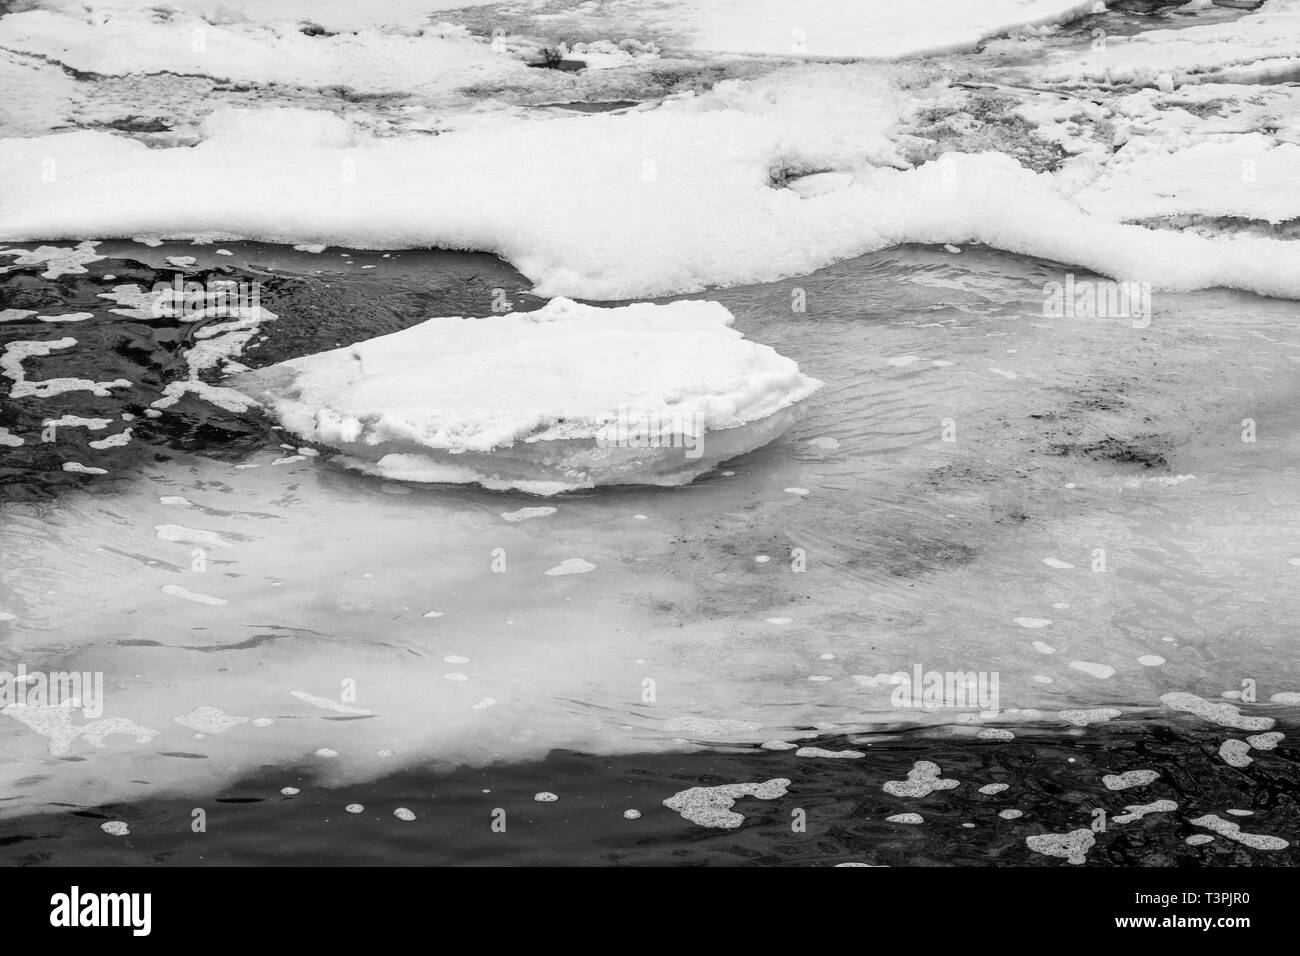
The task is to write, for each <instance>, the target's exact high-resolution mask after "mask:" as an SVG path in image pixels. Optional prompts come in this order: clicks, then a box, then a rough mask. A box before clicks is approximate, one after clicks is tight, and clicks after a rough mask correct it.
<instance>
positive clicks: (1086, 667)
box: [1070, 661, 1115, 680]
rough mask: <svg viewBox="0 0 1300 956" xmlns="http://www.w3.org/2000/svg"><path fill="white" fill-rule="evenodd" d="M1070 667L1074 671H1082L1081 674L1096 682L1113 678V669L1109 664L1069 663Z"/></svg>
mask: <svg viewBox="0 0 1300 956" xmlns="http://www.w3.org/2000/svg"><path fill="white" fill-rule="evenodd" d="M1070 666H1071V667H1073V668H1074V669H1075V670H1076V671H1083V673H1085V674H1088V675H1089V676H1091V677H1095V678H1097V679H1098V680H1106V679H1107V678H1110V677H1114V676H1115V668H1113V667H1111V666H1110V665H1109V664H1097V663H1094V662H1093V661H1070Z"/></svg>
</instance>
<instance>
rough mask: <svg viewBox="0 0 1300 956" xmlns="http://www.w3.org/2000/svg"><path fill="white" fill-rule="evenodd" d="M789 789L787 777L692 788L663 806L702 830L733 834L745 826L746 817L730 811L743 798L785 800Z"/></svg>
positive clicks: (674, 796) (667, 800)
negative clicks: (780, 798)
mask: <svg viewBox="0 0 1300 956" xmlns="http://www.w3.org/2000/svg"><path fill="white" fill-rule="evenodd" d="M789 787H790V781H789V780H788V779H786V778H785V777H775V778H773V779H771V780H768V781H766V782H764V783H726V784H722V785H721V786H717V787H691V788H690V789H689V790H683V791H681V792H680V793H675V794H673V795H672V796H671V797H669V798H668V799H666V800H665V801H664V806H665V807H667V808H668V809H669V810H675V811H676V812H677V813H679V814H681V815H682V817H684V818H685V819H687V820H689V821H690V822H691V823H694V824H696V825H698V826H702V827H714V828H717V829H721V830H734V829H735V828H736V827H738V826H740V825H741V824H742V823H744V822H745V818H744V816H743V815H741V814H739V813H736V812H735V811H734V810H732V809H731V808H732V807H734V806H735V805H736V801H737V800H739V799H740V798H741V797H757V798H758V799H759V800H776V799H778V798H779V797H784V796H785V795H786V793H787V792H788V790H789Z"/></svg>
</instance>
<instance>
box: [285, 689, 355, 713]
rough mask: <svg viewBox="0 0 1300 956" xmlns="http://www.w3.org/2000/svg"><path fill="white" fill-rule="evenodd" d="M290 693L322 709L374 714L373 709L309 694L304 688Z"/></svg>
mask: <svg viewBox="0 0 1300 956" xmlns="http://www.w3.org/2000/svg"><path fill="white" fill-rule="evenodd" d="M289 693H290V694H291V695H293V696H294V697H297V698H298V699H299V700H301V701H303V702H304V703H307V704H311V705H312V706H313V707H319V708H320V709H321V710H332V711H333V712H334V713H336V714H354V715H356V716H359V717H369V716H371V715H373V714H374V711H373V710H366V709H365V708H364V707H355V706H353V705H352V704H344V703H342V702H340V701H337V700H331V699H330V698H328V697H317V696H316V695H315V694H309V693H307V692H306V691H303V690H291V691H289Z"/></svg>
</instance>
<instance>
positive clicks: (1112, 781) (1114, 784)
mask: <svg viewBox="0 0 1300 956" xmlns="http://www.w3.org/2000/svg"><path fill="white" fill-rule="evenodd" d="M1159 777H1160V774H1159V773H1157V772H1156V771H1154V770H1126V771H1125V772H1124V773H1108V774H1106V776H1104V777H1102V778H1101V782H1102V783H1104V784H1105V785H1106V789H1107V790H1127V789H1128V788H1129V787H1145V786H1146V785H1147V784H1150V783H1154V782H1155V781H1156V780H1157V779H1158V778H1159Z"/></svg>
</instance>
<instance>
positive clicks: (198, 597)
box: [160, 584, 226, 607]
mask: <svg viewBox="0 0 1300 956" xmlns="http://www.w3.org/2000/svg"><path fill="white" fill-rule="evenodd" d="M160 590H161V591H162V593H163V594H170V595H171V596H172V597H178V598H182V599H183V600H186V601H193V602H194V603H195V604H207V605H210V606H212V607H217V606H219V605H222V604H225V603H226V600H225V598H219V597H213V596H212V595H210V594H201V593H199V592H198V591H191V590H190V589H189V588H187V587H184V586H182V585H180V584H164V585H163V586H162V588H160Z"/></svg>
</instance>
